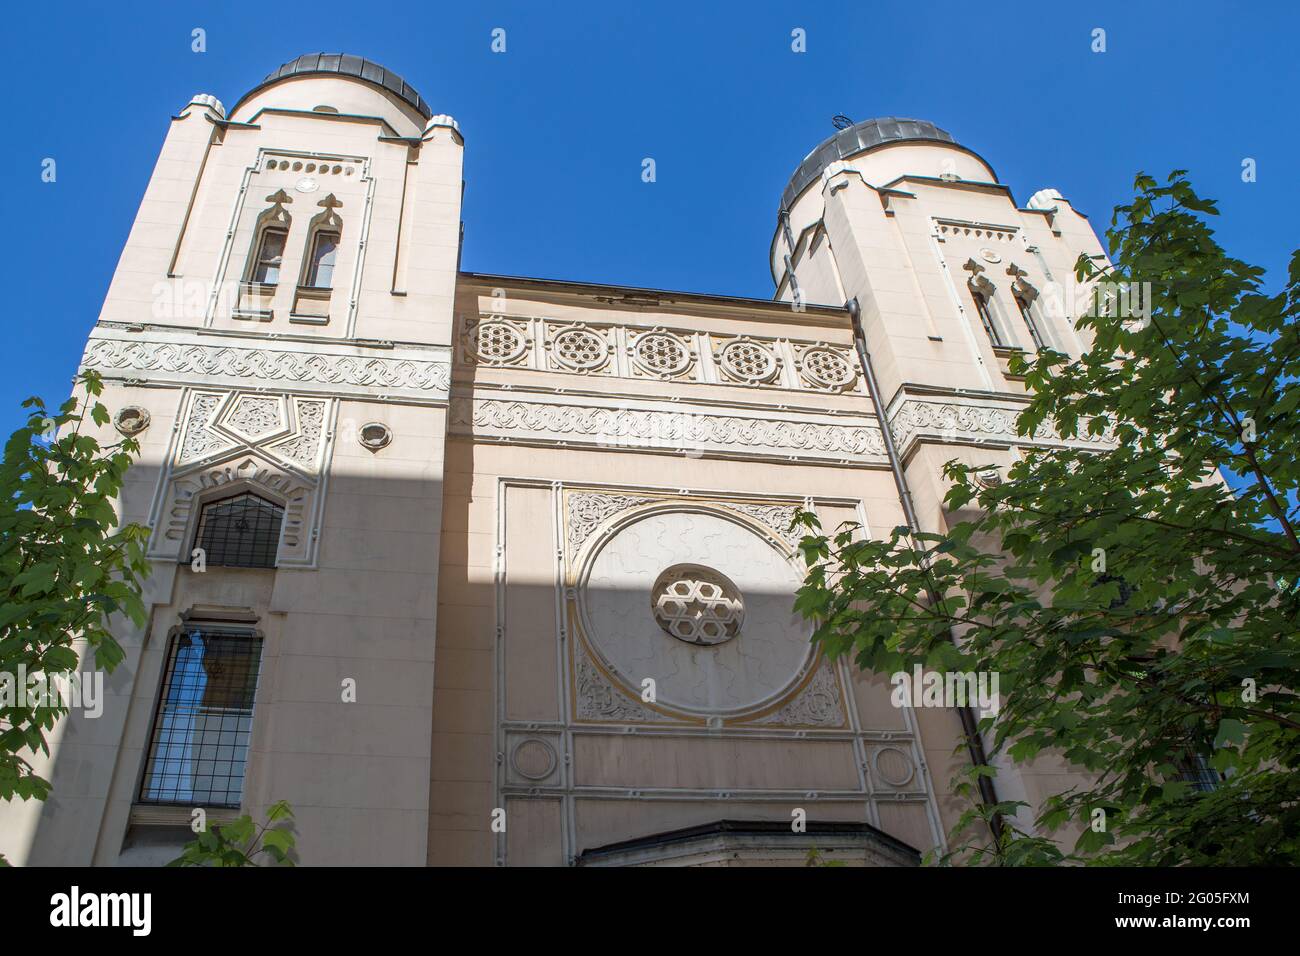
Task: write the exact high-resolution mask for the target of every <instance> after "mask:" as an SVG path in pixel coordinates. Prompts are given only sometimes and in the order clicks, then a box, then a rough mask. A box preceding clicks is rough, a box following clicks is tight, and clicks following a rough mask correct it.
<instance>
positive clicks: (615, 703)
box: [574, 650, 669, 723]
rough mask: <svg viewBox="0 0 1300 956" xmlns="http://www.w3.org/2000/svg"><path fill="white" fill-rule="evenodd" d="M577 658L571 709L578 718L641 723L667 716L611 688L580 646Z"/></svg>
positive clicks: (662, 718)
mask: <svg viewBox="0 0 1300 956" xmlns="http://www.w3.org/2000/svg"><path fill="white" fill-rule="evenodd" d="M577 658H578V662H577V666H576V668H575V669H576V671H577V673H576V675H575V677H576V686H575V688H574V691H575V694H574V702H575V708H574V709H575V711H576V716H577V719H578V720H591V721H634V722H637V723H644V722H648V721H663V720H668V719H669V718H668V717H666V716H665V715H663V714H661V713H659V712H658V711H654V710H651V709H650V708H649V707H646V706H644V705H643V704H641V703H640V701H639V700H638V699H636V698H633V697H630V696H629V695H628V694H627V692H625V691H621V690H619V689H617V688H615V687H614V685H613V684H611V683H610V682H609V681H608V680H607V679H606V677H605V675H604V674H602V673H601V672H600V670H599V669H598V668H597V667H596V665H595V664H593V663H592V662H591V659H590V658H589V657H588V656H587V655H586V653H585V652H583V651H582V650H579V651H578V653H577Z"/></svg>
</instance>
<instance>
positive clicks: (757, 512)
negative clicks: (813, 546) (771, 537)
mask: <svg viewBox="0 0 1300 956" xmlns="http://www.w3.org/2000/svg"><path fill="white" fill-rule="evenodd" d="M724 504H725V505H726V506H727V507H728V508H730V509H731V510H732V511H739V512H740V513H741V514H745V515H749V516H750V517H751V518H753V519H754V520H756V521H758V522H760V523H761V524H765V525H767V527H769V528H771V529H772V531H773V532H774V533H775V534H776V535H777V536H778V537H779V538H780V539H781V540H782V541H784V542H785V543H786V544H788V545H789V546H790V550H791V551H793V552H796V553H797V552H798V550H799V542H800V541H802V540H803V534H804V533H803V529H802V528H791V527H790V524H791V522H793V521H794V514H795V512H796V511H797V510H799V509H798V507H797V506H796V505H759V504H750V503H747V502H746V503H737V502H731V501H727V502H724Z"/></svg>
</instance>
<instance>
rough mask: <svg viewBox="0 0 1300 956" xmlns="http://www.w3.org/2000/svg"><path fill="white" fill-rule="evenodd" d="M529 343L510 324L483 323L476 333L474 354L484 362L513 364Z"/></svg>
mask: <svg viewBox="0 0 1300 956" xmlns="http://www.w3.org/2000/svg"><path fill="white" fill-rule="evenodd" d="M527 345H528V343H527V341H526V340H525V339H524V336H523V333H522V332H520V331H519V330H518V329H517V328H515V327H514V326H513V325H510V324H509V323H508V322H483V323H480V324H479V326H478V328H477V329H475V331H474V352H475V354H477V355H478V357H479V359H480V360H481V361H484V362H512V361H514V360H515V359H517V358H518V357H519V356H520V355H522V354H523V352H524V349H525V348H526V347H527Z"/></svg>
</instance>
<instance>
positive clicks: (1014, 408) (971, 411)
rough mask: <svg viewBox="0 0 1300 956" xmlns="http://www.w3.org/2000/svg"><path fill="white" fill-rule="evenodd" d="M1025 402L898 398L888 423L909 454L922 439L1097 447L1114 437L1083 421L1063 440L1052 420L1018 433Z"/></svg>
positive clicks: (901, 448) (896, 441)
mask: <svg viewBox="0 0 1300 956" xmlns="http://www.w3.org/2000/svg"><path fill="white" fill-rule="evenodd" d="M1023 409H1024V406H1023V405H1021V404H1000V403H995V402H993V401H990V400H988V399H977V398H974V399H947V398H935V399H919V398H912V397H907V398H900V399H897V400H895V403H894V407H893V408H891V410H890V412H889V427H890V429H891V430H892V432H893V435H894V442H895V444H896V445H897V446H898V450H899V453H900V454H902V455H906V454H907V453H908V452H909V451H910V449H911V447H912V445H913V444H914V443H915V442H916V441H918V440H920V439H922V438H930V439H938V440H941V441H946V442H990V443H996V444H1007V445H1056V446H1059V445H1068V446H1071V447H1085V448H1086V447H1096V446H1097V445H1106V444H1111V443H1113V441H1114V432H1113V429H1111V430H1108V431H1107V432H1106V433H1103V434H1101V435H1089V434H1088V433H1087V429H1086V427H1085V424H1086V423H1081V424H1080V428H1079V436H1078V437H1077V438H1072V439H1069V440H1063V439H1062V438H1061V437H1060V436H1059V435H1058V434H1057V432H1056V429H1055V426H1054V424H1053V423H1052V422H1050V421H1044V422H1042V423H1040V424H1039V426H1038V427H1037V428H1036V429H1035V430H1034V433H1033V434H1032V435H1018V434H1017V433H1016V419H1017V418H1018V417H1019V416H1020V413H1021V411H1022V410H1023Z"/></svg>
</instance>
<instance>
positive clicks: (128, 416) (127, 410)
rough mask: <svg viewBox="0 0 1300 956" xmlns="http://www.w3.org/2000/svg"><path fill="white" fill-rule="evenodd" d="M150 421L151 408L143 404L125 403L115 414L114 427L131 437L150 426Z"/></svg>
mask: <svg viewBox="0 0 1300 956" xmlns="http://www.w3.org/2000/svg"><path fill="white" fill-rule="evenodd" d="M150 421H152V418H151V417H150V415H149V409H147V408H145V407H144V406H143V405H124V406H122V407H121V408H119V409H118V410H117V414H116V415H114V416H113V427H114V428H116V429H117V430H118V431H119V432H121V433H122V434H123V435H126V436H127V437H128V438H130V437H131V436H133V435H138V434H140V433H141V432H142V431H144V430H145V429H146V428H148V427H149V422H150Z"/></svg>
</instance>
